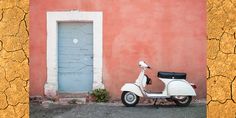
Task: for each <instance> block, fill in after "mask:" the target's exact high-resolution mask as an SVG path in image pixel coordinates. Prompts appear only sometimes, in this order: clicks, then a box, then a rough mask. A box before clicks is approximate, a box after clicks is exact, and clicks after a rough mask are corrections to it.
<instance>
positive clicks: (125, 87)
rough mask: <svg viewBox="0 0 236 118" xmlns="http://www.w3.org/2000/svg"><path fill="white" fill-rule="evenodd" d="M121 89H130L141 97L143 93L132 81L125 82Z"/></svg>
mask: <svg viewBox="0 0 236 118" xmlns="http://www.w3.org/2000/svg"><path fill="white" fill-rule="evenodd" d="M121 91H130V92H133V93H135V94H136V95H137V96H140V97H143V94H142V92H141V90H140V88H139V87H138V86H137V85H135V84H132V83H127V84H125V85H123V86H122V87H121Z"/></svg>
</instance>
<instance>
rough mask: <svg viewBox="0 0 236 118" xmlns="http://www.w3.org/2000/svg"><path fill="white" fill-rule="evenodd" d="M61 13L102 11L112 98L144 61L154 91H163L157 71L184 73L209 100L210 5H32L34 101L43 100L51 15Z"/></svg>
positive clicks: (119, 1) (93, 1)
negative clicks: (207, 31)
mask: <svg viewBox="0 0 236 118" xmlns="http://www.w3.org/2000/svg"><path fill="white" fill-rule="evenodd" d="M62 10H80V11H102V12H103V81H104V83H105V87H106V88H107V89H108V90H109V92H110V94H111V95H112V97H113V98H120V94H121V92H120V88H121V86H122V85H123V84H124V83H126V82H133V81H134V80H135V79H136V77H137V75H138V73H139V68H138V67H137V63H138V61H139V60H141V59H143V60H145V61H146V62H147V63H148V64H150V65H151V67H152V70H150V71H149V72H148V74H149V75H150V77H151V78H152V80H153V85H152V86H151V87H149V88H150V89H152V90H154V91H161V90H162V89H163V84H162V83H161V81H159V80H157V79H156V73H157V71H181V72H186V73H187V74H188V80H189V81H191V82H194V83H196V84H197V86H198V88H197V94H198V98H205V96H206V1H205V0H106V1H104V0H70V1H65V0H31V1H30V95H31V96H35V95H43V87H44V84H45V81H46V74H47V73H46V12H47V11H62ZM158 86H160V87H158Z"/></svg>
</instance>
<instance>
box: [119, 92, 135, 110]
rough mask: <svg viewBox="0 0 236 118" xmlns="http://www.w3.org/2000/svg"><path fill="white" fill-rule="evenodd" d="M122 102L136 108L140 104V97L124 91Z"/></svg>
mask: <svg viewBox="0 0 236 118" xmlns="http://www.w3.org/2000/svg"><path fill="white" fill-rule="evenodd" d="M121 101H122V103H123V104H124V105H125V106H127V107H134V106H135V105H136V104H137V103H138V102H139V96H137V95H136V94H135V93H133V92H130V91H123V92H122V95H121Z"/></svg>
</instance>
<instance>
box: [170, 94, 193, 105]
mask: <svg viewBox="0 0 236 118" xmlns="http://www.w3.org/2000/svg"><path fill="white" fill-rule="evenodd" d="M173 101H174V102H175V104H176V105H177V106H181V107H186V106H188V105H189V104H190V102H191V101H192V96H174V97H173Z"/></svg>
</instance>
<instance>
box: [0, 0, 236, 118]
mask: <svg viewBox="0 0 236 118" xmlns="http://www.w3.org/2000/svg"><path fill="white" fill-rule="evenodd" d="M207 12H208V23H207V26H208V40H207V41H208V50H207V73H208V76H207V117H208V118H236V0H208V1H207ZM28 25H29V0H0V75H1V76H0V118H5V117H6V118H18V117H19V118H28V117H29V99H28V97H29V95H28V94H29V93H28V92H29V50H28V48H29V47H28V43H29V32H28V30H29V26H28Z"/></svg>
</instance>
